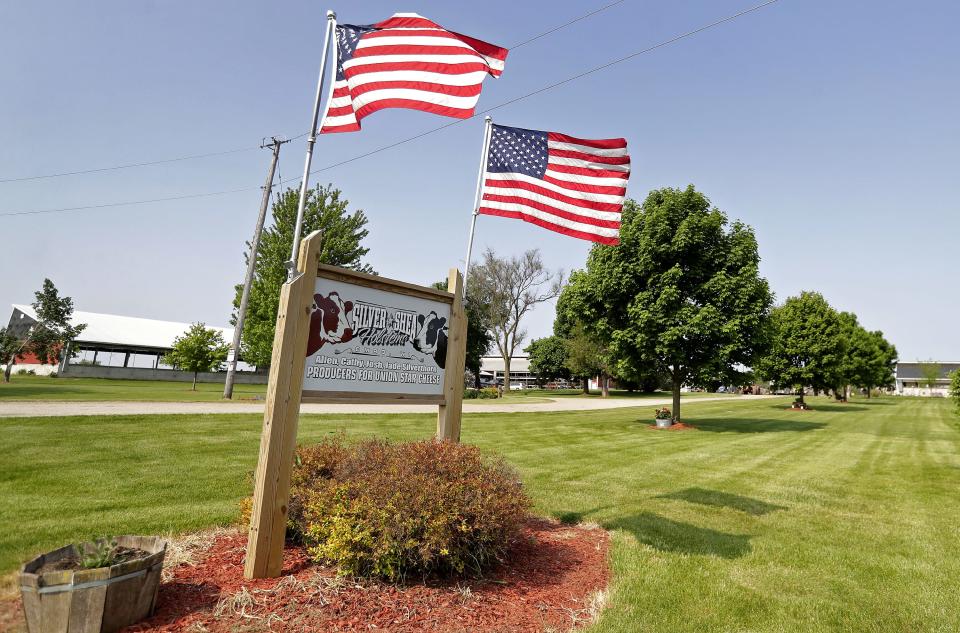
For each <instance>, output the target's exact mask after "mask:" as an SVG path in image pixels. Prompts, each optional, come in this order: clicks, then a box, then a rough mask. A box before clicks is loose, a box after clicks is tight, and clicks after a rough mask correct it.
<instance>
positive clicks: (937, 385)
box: [896, 361, 960, 398]
mask: <svg viewBox="0 0 960 633" xmlns="http://www.w3.org/2000/svg"><path fill="white" fill-rule="evenodd" d="M955 371H960V362H957V363H947V362H938V361H927V362H916V363H897V373H896V394H897V395H899V396H935V397H941V398H942V397H946V396H949V395H950V374H951V373H953V372H955Z"/></svg>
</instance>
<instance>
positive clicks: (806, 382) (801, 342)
mask: <svg viewBox="0 0 960 633" xmlns="http://www.w3.org/2000/svg"><path fill="white" fill-rule="evenodd" d="M769 345H770V347H769V350H768V352H767V353H766V354H765V355H764V356H763V357H762V358H761V359H760V361H759V362H758V363H757V364H756V365H755V368H756V370H757V371H758V373H759V374H760V375H761V376H763V377H764V378H766V379H767V380H769V381H771V382H772V383H773V385H774V387H775V388H777V389H784V388H792V389H796V392H797V395H798V396H799V397H800V400H801V401H802V400H803V396H804V388H805V387H813V389H814V390H826V389H828V388H831V387H834V386H835V385H836V381H837V378H836V377H837V376H838V375H839V374H841V370H842V366H843V362H844V356H845V353H846V351H845V349H846V341H845V339H844V326H843V321H842V319H841V317H840V315H839V314H838V313H837V311H836V310H834V309H833V308H832V307H831V306H830V304H829V303H827V301H826V299H824V298H823V295H821V294H820V293H818V292H801V293H800V295H799V296H797V297H790V298H789V299H787V300H786V302H784V304H783V305H782V306H778V307H777V308H775V309H774V310H773V312H772V313H771V315H770V327H769Z"/></svg>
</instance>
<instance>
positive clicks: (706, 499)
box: [657, 488, 787, 516]
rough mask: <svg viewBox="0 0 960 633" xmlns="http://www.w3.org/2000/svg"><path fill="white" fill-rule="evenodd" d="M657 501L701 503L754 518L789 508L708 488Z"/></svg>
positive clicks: (692, 490) (673, 494) (669, 495)
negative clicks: (736, 511) (677, 500)
mask: <svg viewBox="0 0 960 633" xmlns="http://www.w3.org/2000/svg"><path fill="white" fill-rule="evenodd" d="M657 499H679V500H680V501H688V502H690V503H699V504H700V505H704V506H715V507H718V508H732V509H734V510H739V511H740V512H746V513H747V514H752V515H753V516H762V515H764V514H769V513H771V512H776V511H777V510H786V509H787V506H778V505H776V504H773V503H767V502H766V501H761V500H760V499H754V498H753V497H744V496H742V495H735V494H731V493H729V492H720V491H719V490H707V489H706V488H687V489H685V490H678V491H677V492H671V493H670V494H668V495H659V496H658V497H657Z"/></svg>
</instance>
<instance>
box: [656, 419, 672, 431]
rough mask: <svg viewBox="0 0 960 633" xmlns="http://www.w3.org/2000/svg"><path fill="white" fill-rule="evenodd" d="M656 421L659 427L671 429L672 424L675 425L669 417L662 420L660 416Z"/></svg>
mask: <svg viewBox="0 0 960 633" xmlns="http://www.w3.org/2000/svg"><path fill="white" fill-rule="evenodd" d="M655 422H656V423H657V428H658V429H669V428H670V427H671V426H673V420H671V419H670V418H667V419H666V420H661V419H659V418H658V419H657V420H655Z"/></svg>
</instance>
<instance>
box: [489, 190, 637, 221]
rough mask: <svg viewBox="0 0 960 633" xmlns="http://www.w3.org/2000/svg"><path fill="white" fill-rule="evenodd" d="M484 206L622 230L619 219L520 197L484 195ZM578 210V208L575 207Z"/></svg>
mask: <svg viewBox="0 0 960 633" xmlns="http://www.w3.org/2000/svg"><path fill="white" fill-rule="evenodd" d="M483 200H484V204H486V203H492V202H500V203H502V204H513V205H516V206H517V207H524V208H526V209H533V210H534V211H543V212H546V213H552V214H553V215H555V216H557V217H560V218H566V219H567V220H570V221H572V222H579V223H580V224H589V225H591V226H599V227H603V228H608V229H618V228H620V220H619V219H613V220H609V219H604V218H598V217H595V216H594V215H589V214H587V213H577V212H575V211H570V210H569V209H562V208H560V207H558V206H556V205H555V204H543V203H542V202H537V201H536V200H529V199H527V198H524V197H520V196H501V195H497V194H495V193H485V194H483ZM574 208H576V207H574ZM614 215H615V218H619V217H620V216H619V214H614Z"/></svg>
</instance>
